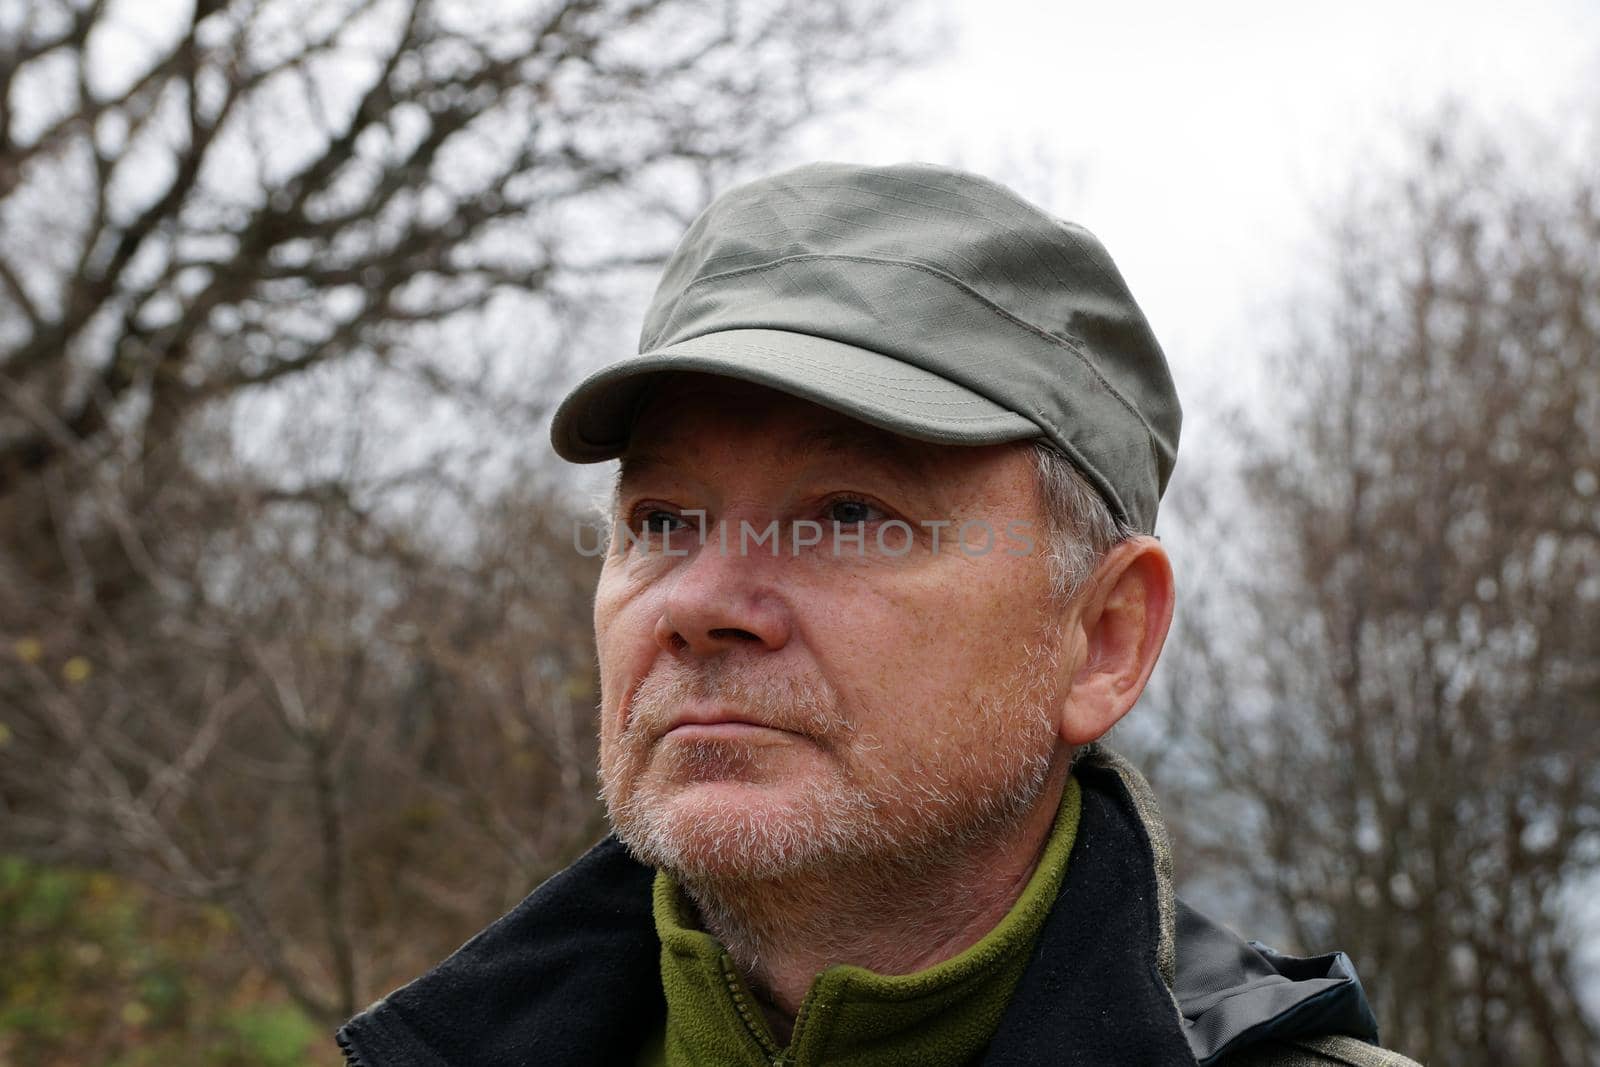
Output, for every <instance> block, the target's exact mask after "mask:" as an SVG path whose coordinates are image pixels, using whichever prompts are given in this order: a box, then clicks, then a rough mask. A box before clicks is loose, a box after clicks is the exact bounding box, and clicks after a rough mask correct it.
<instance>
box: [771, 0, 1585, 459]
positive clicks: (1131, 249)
mask: <svg viewBox="0 0 1600 1067" xmlns="http://www.w3.org/2000/svg"><path fill="white" fill-rule="evenodd" d="M935 3H936V4H937V3H938V0H935ZM942 10H943V11H944V12H945V13H946V17H947V18H948V19H949V20H950V22H951V23H952V26H953V28H954V30H955V34H956V39H955V41H954V48H953V50H952V51H951V53H950V54H949V55H948V56H947V57H946V58H944V59H942V60H941V61H940V62H938V63H937V64H935V65H934V66H932V67H930V68H924V69H920V70H917V71H915V72H913V73H911V74H910V75H908V76H906V77H905V78H904V79H902V80H901V81H900V82H899V83H897V84H895V85H893V86H891V87H889V88H888V89H887V90H886V92H885V93H884V94H883V95H882V97H881V98H880V100H879V101H878V104H879V106H880V107H881V109H882V111H881V113H880V114H876V115H872V114H859V115H855V116H851V117H850V118H849V119H848V120H847V121H845V122H843V123H841V124H839V126H838V127H836V128H834V129H833V130H830V131H828V132H826V133H824V134H822V135H820V136H818V137H814V138H812V139H810V140H808V141H807V142H806V143H805V144H804V145H801V146H796V147H797V155H796V159H795V161H799V159H801V158H818V157H828V158H842V159H851V160H856V161H861V162H889V161H892V160H901V159H921V160H928V161H931V162H944V163H953V164H956V165H960V166H964V167H966V168H967V169H971V170H975V171H979V172H981V173H987V174H990V175H992V176H994V177H997V178H1001V179H1002V180H1010V181H1012V183H1013V184H1014V185H1015V186H1016V188H1017V189H1018V191H1019V192H1022V193H1023V194H1024V195H1027V196H1029V197H1030V198H1032V199H1034V200H1036V201H1037V202H1039V203H1041V204H1042V205H1043V206H1045V207H1046V208H1047V209H1049V210H1051V211H1052V212H1054V213H1055V214H1057V215H1061V216H1063V217H1066V218H1071V219H1073V220H1074V221H1076V222H1080V223H1082V224H1084V225H1086V226H1088V227H1089V229H1091V230H1093V231H1094V232H1095V233H1096V234H1097V235H1098V236H1099V237H1100V239H1101V240H1102V241H1103V242H1105V244H1106V247H1107V248H1108V249H1109V250H1110V252H1111V254H1112V257H1113V258H1114V259H1115V260H1116V261H1117V264H1118V266H1119V267H1121V269H1122V272H1123V274H1124V276H1125V277H1126V278H1127V279H1128V283H1129V285H1130V286H1131V288H1132V290H1133V293H1134V296H1135V297H1136V298H1137V299H1138V300H1139V302H1140V304H1141V306H1142V307H1143V308H1144V310H1145V312H1146V314H1147V316H1148V317H1149V319H1150V321H1151V324H1152V326H1153V327H1154V328H1155V331H1156V335H1157V337H1158V338H1160V339H1161V341H1162V344H1163V346H1164V347H1165V348H1166V350H1167V354H1168V357H1169V358H1170V359H1171V361H1172V363H1173V367H1174V373H1175V376H1176V377H1177V380H1178V386H1179V391H1180V394H1181V395H1182V396H1183V397H1184V399H1185V408H1186V410H1187V411H1188V412H1190V413H1192V414H1194V415H1203V414H1205V412H1206V409H1207V408H1208V407H1209V406H1210V400H1211V399H1214V390H1215V389H1216V388H1217V387H1218V382H1217V381H1216V380H1215V379H1217V378H1230V379H1235V380H1237V379H1236V376H1237V375H1238V374H1239V373H1240V370H1241V368H1239V367H1238V366H1237V365H1236V362H1235V361H1236V359H1237V358H1238V357H1240V356H1243V357H1244V358H1246V359H1248V357H1249V355H1250V354H1251V353H1249V352H1248V351H1247V350H1249V349H1251V348H1253V347H1254V348H1258V347H1259V344H1256V345H1252V343H1251V342H1252V339H1253V337H1254V336H1255V334H1254V333H1253V326H1252V324H1253V323H1254V322H1258V321H1260V320H1259V316H1260V315H1261V314H1263V313H1270V310H1271V308H1272V306H1273V305H1272V301H1274V300H1277V299H1281V298H1282V294H1283V292H1284V289H1285V282H1286V281H1287V280H1288V278H1290V277H1292V276H1293V274H1294V268H1295V261H1296V258H1297V252H1300V253H1303V251H1304V249H1305V247H1306V242H1307V241H1308V239H1309V235H1310V233H1311V230H1312V225H1313V222H1314V219H1315V212H1316V206H1317V204H1318V203H1319V201H1324V200H1326V199H1328V198H1329V197H1331V196H1332V194H1333V193H1334V192H1336V191H1337V190H1338V189H1339V188H1340V187H1342V186H1343V185H1344V183H1345V182H1347V181H1348V180H1349V178H1350V176H1351V175H1352V174H1353V173H1354V172H1356V171H1357V170H1359V168H1360V167H1361V166H1362V164H1363V161H1364V159H1366V158H1368V157H1369V156H1370V154H1371V153H1372V152H1374V151H1378V150H1381V149H1382V146H1383V145H1384V144H1385V143H1388V144H1391V145H1392V144H1393V143H1394V140H1395V131H1396V130H1397V129H1398V128H1399V123H1400V121H1401V120H1403V119H1404V118H1406V117H1408V116H1415V115H1419V114H1421V113H1424V112H1426V111H1428V110H1429V109H1431V107H1432V106H1433V105H1434V104H1435V103H1436V102H1438V101H1439V100H1441V99H1442V98H1443V97H1444V96H1445V95H1446V94H1455V95H1457V96H1459V97H1461V98H1463V99H1464V100H1465V101H1467V102H1469V103H1471V104H1473V105H1475V106H1476V107H1477V108H1478V109H1481V110H1483V111H1485V112H1486V113H1487V114H1489V115H1490V116H1491V117H1499V118H1507V119H1509V120H1510V121H1515V115H1516V114H1517V113H1518V112H1521V113H1525V114H1527V115H1530V116H1534V117H1545V118H1553V117H1555V116H1558V115H1560V114H1563V113H1564V111H1563V109H1567V108H1571V107H1573V106H1574V105H1575V104H1576V103H1577V102H1578V101H1580V100H1582V99H1583V98H1584V94H1585V92H1587V99H1588V100H1589V101H1590V104H1591V106H1590V112H1591V115H1592V114H1593V113H1594V112H1600V0H1527V2H1525V3H1521V4H1516V5H1511V4H1504V3H1492V2H1487V0H1455V2H1451V3H1441V2H1418V0H1400V2H1396V0H1389V2H1377V0H1350V2H1346V3H1343V4H1340V5H1317V6H1312V5H1301V4H1287V3H1282V2H1277V3H1272V2H1265V0H1224V2H1218V3H1209V4H1195V3H1178V2H1173V0H1160V2H1145V3H1123V4H1110V3H1104V2H1097V3H1084V2H1081V0H1073V2H1063V3H1047V2H1040V0H1033V2H1029V0H983V2H981V3H980V2H973V0H965V2H963V0H944V3H943V5H942ZM874 110H877V109H876V108H875V109H874ZM1041 159H1042V160H1043V161H1044V162H1045V164H1047V165H1046V166H1045V167H1044V168H1043V169H1042V170H1041V168H1040V166H1039V165H1038V164H1037V163H1036V162H1035V160H1041ZM1050 170H1053V171H1054V172H1055V179H1056V180H1055V182H1054V183H1053V184H1052V183H1050V182H1045V181H1039V180H1037V178H1038V176H1039V175H1040V174H1041V173H1047V172H1048V171H1050ZM1242 370H1243V371H1244V374H1245V380H1246V381H1248V379H1249V376H1250V375H1251V374H1252V373H1254V371H1255V370H1256V368H1254V367H1245V368H1242ZM1224 371H1225V373H1221V374H1219V373H1217V372H1224ZM1231 398H1232V399H1238V397H1237V396H1232V397H1231ZM1186 428H1187V427H1186ZM1197 428H1198V427H1197ZM1179 466H1180V469H1181V467H1182V464H1180V465H1179Z"/></svg>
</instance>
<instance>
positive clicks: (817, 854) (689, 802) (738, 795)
mask: <svg viewBox="0 0 1600 1067" xmlns="http://www.w3.org/2000/svg"><path fill="white" fill-rule="evenodd" d="M652 792H653V791H652ZM851 807H853V805H849V804H845V805H843V809H844V810H841V808H840V805H838V804H833V805H830V804H829V803H828V802H827V800H826V799H825V793H824V792H822V791H819V790H817V789H815V788H813V787H807V786H805V785H803V784H802V783H795V782H785V783H781V784H753V783H750V782H744V781H737V780H717V781H707V782H694V783H689V784H684V785H679V786H676V787H674V788H673V789H672V790H671V794H670V795H669V796H660V795H652V796H641V795H636V796H634V797H633V798H630V801H629V802H628V803H626V804H625V805H623V806H622V808H621V809H616V810H613V811H612V813H611V819H612V824H613V826H614V827H615V829H616V831H617V836H618V837H620V838H621V839H622V841H623V843H624V844H626V845H627V846H628V847H629V849H630V850H632V851H633V853H634V854H635V855H636V856H637V857H638V858H639V859H640V860H642V861H644V862H645V863H648V864H650V865H651V866H655V867H662V868H665V869H666V870H667V871H668V872H670V873H671V874H673V875H674V876H676V877H678V878H680V879H683V880H687V881H750V880H772V879H778V878H786V877H793V876H795V875H798V874H802V873H805V872H807V871H811V870H817V869H821V868H825V867H827V866H829V865H831V864H832V863H835V862H837V861H838V860H839V859H841V858H842V855H841V854H842V853H845V852H848V851H849V850H850V849H851V846H852V845H854V846H856V847H859V845H860V841H861V826H860V825H859V823H858V822H857V821H856V820H853V819H851V818H850V815H851V814H853V813H852V812H851V811H850V808H851ZM852 823H855V825H851V824H852Z"/></svg>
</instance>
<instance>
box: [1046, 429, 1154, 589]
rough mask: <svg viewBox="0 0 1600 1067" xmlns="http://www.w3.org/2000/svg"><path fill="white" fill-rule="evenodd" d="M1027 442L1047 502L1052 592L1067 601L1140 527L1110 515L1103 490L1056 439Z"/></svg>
mask: <svg viewBox="0 0 1600 1067" xmlns="http://www.w3.org/2000/svg"><path fill="white" fill-rule="evenodd" d="M1029 445H1030V446H1031V447H1032V451H1033V468H1034V477H1035V479H1036V482H1037V484H1038V486H1039V496H1040V497H1041V499H1042V500H1043V503H1044V516H1045V551H1046V553H1047V554H1048V561H1049V565H1050V595H1051V596H1053V597H1055V598H1056V599H1057V600H1058V601H1060V602H1062V603H1065V602H1067V601H1069V600H1071V599H1072V598H1073V597H1075V596H1077V595H1078V594H1079V593H1081V592H1083V589H1084V587H1085V586H1086V585H1087V584H1088V582H1089V578H1090V577H1091V576H1092V575H1093V574H1094V569H1095V567H1097V566H1098V565H1099V563H1100V561H1101V560H1102V559H1103V558H1105V554H1106V553H1107V552H1109V551H1111V549H1112V548H1113V547H1115V546H1116V545H1117V544H1120V543H1121V542H1123V541H1126V540H1127V539H1128V538H1130V537H1132V536H1133V535H1134V534H1136V533H1137V532H1138V531H1137V530H1135V529H1134V528H1133V527H1131V526H1129V525H1128V524H1127V523H1126V522H1123V521H1122V520H1120V519H1118V518H1117V517H1116V516H1115V515H1113V514H1112V513H1111V508H1110V506H1109V505H1108V504H1107V503H1106V501H1105V498H1104V497H1103V496H1101V495H1100V491H1099V490H1098V489H1096V488H1095V487H1094V484H1093V483H1092V482H1090V481H1089V479H1088V478H1087V477H1085V476H1084V474H1083V472H1082V471H1080V470H1079V469H1078V468H1077V466H1076V465H1075V464H1074V463H1073V462H1072V460H1071V459H1069V458H1068V457H1067V454H1066V453H1065V452H1063V451H1061V449H1060V448H1058V447H1057V446H1056V445H1055V444H1054V442H1052V441H1050V440H1048V439H1046V438H1037V439H1034V440H1032V441H1030V442H1029Z"/></svg>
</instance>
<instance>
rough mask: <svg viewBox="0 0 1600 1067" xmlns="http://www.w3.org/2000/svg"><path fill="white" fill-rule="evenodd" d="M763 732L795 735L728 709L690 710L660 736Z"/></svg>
mask: <svg viewBox="0 0 1600 1067" xmlns="http://www.w3.org/2000/svg"><path fill="white" fill-rule="evenodd" d="M763 732H773V733H793V731H791V730H784V729H783V728H782V727H779V726H774V725H772V724H771V723H766V722H762V721H761V720H760V719H757V718H755V717H754V716H750V715H745V714H741V713H740V712H737V711H732V710H726V709H706V710H689V711H684V712H680V713H679V714H677V715H674V716H673V717H672V720H671V721H670V722H669V723H668V724H667V728H666V729H665V730H663V731H661V734H660V736H661V737H665V736H667V735H668V734H672V735H674V736H678V737H684V738H689V737H738V736H742V735H746V734H749V735H756V734H759V733H763Z"/></svg>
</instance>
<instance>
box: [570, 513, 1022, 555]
mask: <svg viewBox="0 0 1600 1067" xmlns="http://www.w3.org/2000/svg"><path fill="white" fill-rule="evenodd" d="M679 514H680V515H681V517H682V518H684V519H689V518H693V519H695V520H697V521H696V522H695V523H693V524H692V525H689V524H686V525H685V528H684V529H680V530H662V529H659V528H656V527H652V526H648V525H646V526H643V527H641V528H637V529H636V528H634V527H632V526H629V525H628V524H627V523H620V522H619V523H617V524H616V526H615V527H614V529H613V533H612V538H607V536H606V530H605V529H604V528H603V527H601V526H598V525H595V524H588V523H582V522H575V523H573V527H572V546H573V548H575V549H577V551H578V554H579V555H582V556H602V555H605V553H606V552H607V551H608V550H611V549H612V548H616V549H618V550H620V551H624V552H626V551H631V550H633V549H636V548H637V549H640V550H642V551H645V552H659V553H660V554H661V555H664V556H687V555H689V554H690V552H693V551H698V550H699V549H703V548H706V547H708V546H711V547H715V548H716V550H717V552H718V553H719V554H720V555H724V556H727V555H738V556H751V555H756V554H759V553H763V552H764V553H766V554H767V555H770V556H777V555H780V554H781V553H782V552H783V551H784V550H785V549H787V550H788V553H789V554H790V555H791V556H798V555H800V554H801V553H802V552H811V551H824V552H828V553H830V554H831V555H833V556H834V557H841V556H845V555H856V556H863V557H864V556H865V555H866V554H867V552H868V551H869V550H871V551H875V552H878V553H880V554H882V555H885V556H892V557H900V556H905V555H908V554H909V553H910V552H911V551H912V550H913V549H914V548H916V547H917V545H918V542H919V540H920V541H922V542H923V543H924V544H925V547H926V550H927V551H928V552H931V553H934V554H937V553H939V552H943V551H949V550H950V547H951V546H952V545H953V546H954V547H955V548H956V549H957V550H958V551H959V552H961V554H962V555H965V556H987V555H989V554H990V553H991V552H994V551H996V550H999V551H1003V552H1004V553H1005V554H1006V555H1008V556H1026V555H1029V554H1031V553H1032V552H1033V549H1034V540H1033V536H1032V531H1033V524H1032V523H1031V522H1026V521H1023V520H1021V519H1013V520H1011V521H1009V522H1007V523H1006V524H1005V526H1004V529H1003V530H1001V531H998V532H997V531H996V530H995V528H994V526H993V525H992V524H991V523H989V522H987V521H986V520H983V519H968V520H966V521H964V522H960V523H956V522H953V521H952V520H950V519H928V520H924V521H922V522H918V523H916V524H914V525H913V524H912V523H909V522H906V521H905V520H903V519H888V520H885V521H883V522H880V523H875V524H873V527H872V529H871V530H868V529H867V528H866V526H865V525H863V524H861V523H842V522H834V523H832V524H824V523H820V522H817V521H815V520H814V519H797V520H795V521H794V522H791V523H789V524H788V536H787V537H785V536H784V527H783V524H781V523H780V522H779V521H778V520H777V519H773V520H772V521H771V522H769V523H767V525H765V526H761V527H758V526H755V525H754V524H752V523H751V522H750V521H749V520H747V519H740V520H739V528H738V533H737V536H730V535H729V532H728V524H727V523H726V522H719V523H717V524H716V525H715V526H714V527H712V530H714V531H715V532H714V533H713V532H711V531H708V529H707V525H706V522H705V518H706V513H705V512H704V511H700V510H695V509H686V510H684V511H682V512H680V513H679ZM829 525H831V526H832V529H831V530H830V529H829V528H828V527H829ZM585 531H588V533H589V535H590V537H589V540H588V543H586V539H585V536H584V534H585ZM947 532H948V533H949V534H953V536H946V534H947ZM691 533H692V534H693V537H692V538H691V537H690V536H689V535H690V534H691Z"/></svg>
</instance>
